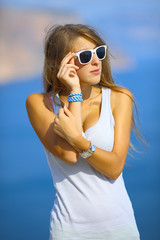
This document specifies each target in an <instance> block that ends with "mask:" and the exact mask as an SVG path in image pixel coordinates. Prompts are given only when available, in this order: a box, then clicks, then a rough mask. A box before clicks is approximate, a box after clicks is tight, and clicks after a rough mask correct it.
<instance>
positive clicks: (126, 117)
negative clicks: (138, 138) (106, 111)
mask: <svg viewBox="0 0 160 240" xmlns="http://www.w3.org/2000/svg"><path fill="white" fill-rule="evenodd" d="M125 91H126V93H127V94H129V95H130V96H131V97H132V93H131V92H130V91H129V90H128V89H125ZM114 119H115V128H114V146H113V149H112V152H109V151H105V150H102V149H100V148H98V147H96V150H95V152H94V153H93V155H92V156H90V157H89V158H87V159H86V161H88V162H89V163H90V164H91V165H92V166H93V167H94V168H95V169H97V170H98V171H99V172H101V173H103V174H104V175H105V176H106V177H108V178H110V179H113V180H115V179H117V178H118V176H119V175H120V174H121V172H122V170H123V167H124V164H125V159H126V156H127V152H128V147H129V143H130V131H131V120H132V100H131V99H130V97H128V96H127V95H126V94H123V93H116V102H115V108H114ZM69 143H70V144H71V145H72V146H73V147H74V148H75V149H76V150H77V151H78V152H79V153H80V152H83V151H85V150H88V149H89V147H90V142H89V141H88V140H86V139H85V138H84V137H83V136H82V135H81V134H79V136H78V137H76V138H72V140H71V141H70V142H69Z"/></svg>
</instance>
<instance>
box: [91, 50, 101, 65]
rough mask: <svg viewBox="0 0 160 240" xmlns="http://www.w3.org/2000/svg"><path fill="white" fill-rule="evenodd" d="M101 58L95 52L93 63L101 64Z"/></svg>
mask: <svg viewBox="0 0 160 240" xmlns="http://www.w3.org/2000/svg"><path fill="white" fill-rule="evenodd" d="M99 62H100V60H99V59H98V57H97V55H96V54H95V53H93V58H92V61H91V63H92V64H99Z"/></svg>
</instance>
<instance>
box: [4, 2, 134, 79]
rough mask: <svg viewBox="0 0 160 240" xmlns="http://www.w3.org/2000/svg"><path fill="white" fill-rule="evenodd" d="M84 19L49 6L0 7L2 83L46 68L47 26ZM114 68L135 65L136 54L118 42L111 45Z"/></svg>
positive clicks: (119, 68)
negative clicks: (132, 54)
mask: <svg viewBox="0 0 160 240" xmlns="http://www.w3.org/2000/svg"><path fill="white" fill-rule="evenodd" d="M66 23H84V21H83V19H82V16H80V15H77V14H73V13H68V12H67V11H66V12H65V11H58V12H57V11H56V10H55V11H53V10H52V11H49V9H44V10H43V9H42V8H41V9H28V8H27V9H25V8H16V7H1V8H0V29H1V35H0V66H1V71H0V84H5V83H9V82H14V81H23V80H25V81H26V80H30V79H31V78H32V76H37V75H40V74H41V72H42V69H43V60H44V55H43V43H44V38H45V30H47V29H48V28H49V27H51V26H52V25H59V24H66ZM111 53H112V55H113V56H115V59H114V58H111V66H112V69H113V70H115V71H119V72H121V71H127V70H128V69H130V68H133V67H134V64H135V62H134V60H133V58H131V57H129V56H127V55H126V54H125V53H124V52H123V51H122V50H121V49H120V48H118V46H112V47H111Z"/></svg>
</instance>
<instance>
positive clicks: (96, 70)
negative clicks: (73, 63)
mask: <svg viewBox="0 0 160 240" xmlns="http://www.w3.org/2000/svg"><path fill="white" fill-rule="evenodd" d="M91 73H93V74H99V73H100V70H99V69H95V70H93V71H91Z"/></svg>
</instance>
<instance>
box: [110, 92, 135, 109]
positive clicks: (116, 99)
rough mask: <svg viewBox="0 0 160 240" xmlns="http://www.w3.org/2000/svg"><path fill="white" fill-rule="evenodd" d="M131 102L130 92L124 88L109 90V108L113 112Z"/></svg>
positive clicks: (131, 95)
mask: <svg viewBox="0 0 160 240" xmlns="http://www.w3.org/2000/svg"><path fill="white" fill-rule="evenodd" d="M132 100H133V94H132V92H131V91H130V90H129V89H128V88H125V87H116V88H113V89H111V108H112V111H113V112H114V111H115V110H116V109H117V108H118V107H119V106H120V105H123V104H125V103H126V102H129V101H131V102H132Z"/></svg>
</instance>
